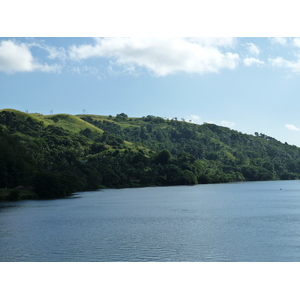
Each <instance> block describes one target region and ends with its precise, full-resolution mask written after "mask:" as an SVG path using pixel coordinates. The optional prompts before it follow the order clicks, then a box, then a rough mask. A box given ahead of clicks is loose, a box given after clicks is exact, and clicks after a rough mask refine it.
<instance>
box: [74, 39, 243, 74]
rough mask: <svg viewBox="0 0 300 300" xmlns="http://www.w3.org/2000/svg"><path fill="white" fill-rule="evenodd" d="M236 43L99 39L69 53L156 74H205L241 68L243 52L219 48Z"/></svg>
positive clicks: (199, 40) (75, 56)
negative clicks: (224, 50)
mask: <svg viewBox="0 0 300 300" xmlns="http://www.w3.org/2000/svg"><path fill="white" fill-rule="evenodd" d="M232 44H233V40H232V39H211V40H210V39H207V38H206V39H202V40H201V39H188V38H99V39H95V44H94V45H80V46H76V45H73V46H72V47H70V49H69V55H70V58H71V59H73V60H78V61H80V60H83V59H88V58H92V57H104V58H109V59H110V60H111V61H112V63H113V64H116V65H118V66H121V67H125V68H127V69H128V68H131V69H132V68H133V67H140V68H146V69H147V70H148V71H150V72H151V73H153V74H154V75H156V76H166V75H169V74H174V73H178V72H186V73H198V74H203V73H209V72H218V71H219V70H221V69H223V68H226V69H235V68H236V67H237V65H238V62H239V55H238V54H236V53H231V52H225V53H223V52H222V51H221V50H220V49H219V47H224V46H227V47H228V46H229V45H232Z"/></svg>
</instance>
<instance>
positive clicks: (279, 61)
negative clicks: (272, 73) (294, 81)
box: [269, 57, 300, 73]
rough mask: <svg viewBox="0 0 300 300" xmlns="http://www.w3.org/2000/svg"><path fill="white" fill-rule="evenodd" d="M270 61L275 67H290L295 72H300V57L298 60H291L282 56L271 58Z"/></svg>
mask: <svg viewBox="0 0 300 300" xmlns="http://www.w3.org/2000/svg"><path fill="white" fill-rule="evenodd" d="M269 62H270V63H271V65H272V66H273V67H279V68H286V69H290V70H291V71H293V72H296V73H298V72H300V59H299V60H297V61H289V60H286V59H284V58H282V57H277V58H272V59H271V58H270V59H269Z"/></svg>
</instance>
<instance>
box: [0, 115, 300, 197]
mask: <svg viewBox="0 0 300 300" xmlns="http://www.w3.org/2000/svg"><path fill="white" fill-rule="evenodd" d="M299 155H300V149H299V148H298V147H296V146H290V145H288V144H286V143H285V144H283V143H281V142H279V141H277V140H275V139H274V138H272V137H269V136H266V135H264V134H258V133H255V134H254V135H247V134H242V133H240V132H237V131H234V130H231V129H229V128H226V127H221V126H217V125H214V124H203V125H196V124H193V123H190V122H186V121H185V120H183V119H182V120H180V121H179V120H177V119H176V118H174V119H172V120H165V119H163V118H160V117H155V116H146V117H142V118H129V117H128V116H127V115H126V114H124V113H120V114H118V115H116V116H115V117H113V116H98V115H78V116H72V115H67V114H59V115H50V116H44V115H41V114H26V113H23V112H20V111H16V110H12V109H5V110H1V111H0V168H1V169H0V189H2V190H1V192H0V199H17V198H21V197H39V198H51V197H52V198H55V197H61V196H65V195H70V194H71V193H72V192H75V191H80V190H93V189H98V188H102V187H108V188H122V187H139V186H154V185H156V186H157V185H158V186H159V185H191V184H197V183H219V182H234V181H249V180H277V179H299V178H300V158H299ZM16 187H18V189H15V188H16ZM23 187H25V188H26V189H25V191H26V192H25V191H23V189H24V188H23ZM28 190H31V193H28Z"/></svg>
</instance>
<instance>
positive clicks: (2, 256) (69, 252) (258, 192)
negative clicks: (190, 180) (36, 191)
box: [0, 181, 300, 262]
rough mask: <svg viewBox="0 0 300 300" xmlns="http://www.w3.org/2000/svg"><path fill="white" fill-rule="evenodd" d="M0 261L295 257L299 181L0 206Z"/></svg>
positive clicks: (299, 235)
mask: <svg viewBox="0 0 300 300" xmlns="http://www.w3.org/2000/svg"><path fill="white" fill-rule="evenodd" d="M0 261H2V262H3V261H31V262H32V261H85V262H89V261H106V262H112V261H130V262H135V261H173V262H180V261H190V262H203V261H215V262H221V261H230V262H235V261H238V262H244V261H249V262H253V261H263V262H267V261H271V262H278V261H291V262H299V261H300V182H299V181H273V182H249V183H233V184H212V185H197V186H178V187H152V188H139V189H120V190H102V191H98V192H85V193H79V194H76V197H73V198H68V199H58V200H48V201H21V202H4V203H1V204H0Z"/></svg>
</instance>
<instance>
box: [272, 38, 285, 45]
mask: <svg viewBox="0 0 300 300" xmlns="http://www.w3.org/2000/svg"><path fill="white" fill-rule="evenodd" d="M270 41H271V43H272V44H279V45H281V46H285V45H287V42H288V39H287V38H284V37H273V38H270Z"/></svg>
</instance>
